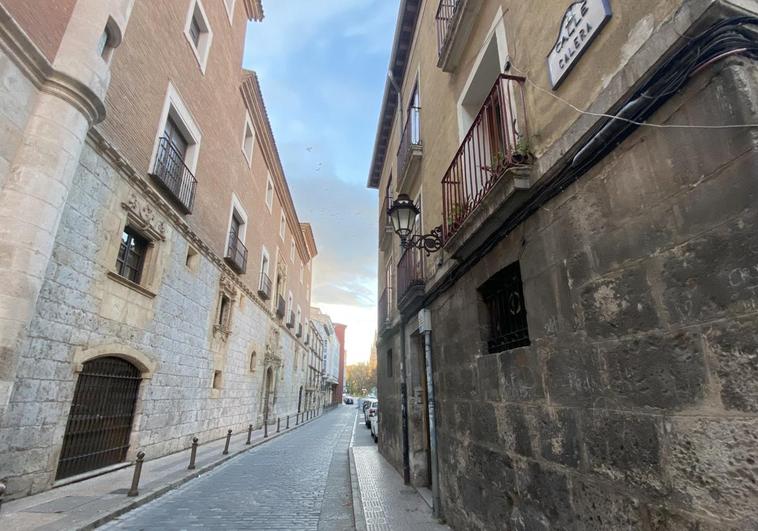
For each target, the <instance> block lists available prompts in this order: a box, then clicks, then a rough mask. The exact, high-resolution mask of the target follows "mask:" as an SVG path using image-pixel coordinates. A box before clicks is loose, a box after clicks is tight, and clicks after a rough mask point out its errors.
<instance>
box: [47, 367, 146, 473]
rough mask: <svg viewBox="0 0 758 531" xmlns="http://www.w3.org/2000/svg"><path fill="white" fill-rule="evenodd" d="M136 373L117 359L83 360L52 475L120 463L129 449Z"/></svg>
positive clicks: (80, 471) (137, 371) (136, 382)
mask: <svg viewBox="0 0 758 531" xmlns="http://www.w3.org/2000/svg"><path fill="white" fill-rule="evenodd" d="M140 380H141V377H140V372H139V369H137V368H136V367H135V366H134V365H132V364H131V363H129V362H127V361H124V360H122V359H119V358H114V357H105V358H98V359H95V360H92V361H88V362H86V363H85V364H84V367H83V369H82V372H81V373H80V374H79V378H78V380H77V382H76V390H75V391H74V400H73V402H72V403H71V412H70V413H69V416H68V423H67V424H66V434H65V435H64V437H63V448H62V449H61V457H60V461H59V462H58V472H57V474H56V479H63V478H67V477H70V476H75V475H77V474H82V473H84V472H89V471H90V470H96V469H98V468H103V467H106V466H109V465H113V464H116V463H120V462H122V461H123V460H124V459H125V458H126V451H127V450H128V449H129V436H130V434H131V431H132V421H133V420H134V407H135V404H136V403H137V393H138V391H139V384H140Z"/></svg>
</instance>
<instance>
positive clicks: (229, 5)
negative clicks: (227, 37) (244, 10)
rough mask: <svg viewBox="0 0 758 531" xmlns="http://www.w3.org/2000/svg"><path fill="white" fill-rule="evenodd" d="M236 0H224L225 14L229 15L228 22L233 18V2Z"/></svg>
mask: <svg viewBox="0 0 758 531" xmlns="http://www.w3.org/2000/svg"><path fill="white" fill-rule="evenodd" d="M235 1H236V0H224V7H225V8H226V15H227V16H228V17H229V24H231V23H232V20H233V19H234V4H235Z"/></svg>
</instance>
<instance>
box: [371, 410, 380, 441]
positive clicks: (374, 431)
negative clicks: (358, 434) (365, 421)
mask: <svg viewBox="0 0 758 531" xmlns="http://www.w3.org/2000/svg"><path fill="white" fill-rule="evenodd" d="M369 418H370V422H371V426H370V428H371V437H373V438H374V442H375V443H378V442H379V402H377V403H376V410H375V412H374V414H373V415H372V416H371V417H369Z"/></svg>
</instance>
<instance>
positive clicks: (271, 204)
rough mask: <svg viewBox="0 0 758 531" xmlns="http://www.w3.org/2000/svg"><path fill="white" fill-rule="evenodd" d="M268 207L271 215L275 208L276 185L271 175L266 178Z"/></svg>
mask: <svg viewBox="0 0 758 531" xmlns="http://www.w3.org/2000/svg"><path fill="white" fill-rule="evenodd" d="M266 206H267V207H268V211H269V213H271V209H272V208H273V207H274V183H273V182H272V181H271V174H270V173H269V174H268V177H267V178H266ZM280 230H281V229H280Z"/></svg>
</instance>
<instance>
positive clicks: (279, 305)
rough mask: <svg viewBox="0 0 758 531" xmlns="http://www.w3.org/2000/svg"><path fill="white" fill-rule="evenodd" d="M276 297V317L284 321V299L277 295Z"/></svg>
mask: <svg viewBox="0 0 758 531" xmlns="http://www.w3.org/2000/svg"><path fill="white" fill-rule="evenodd" d="M276 297H277V299H276V316H277V317H278V318H279V319H284V316H285V314H286V313H287V309H286V308H287V303H285V302H284V297H282V296H281V295H277V296H276Z"/></svg>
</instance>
